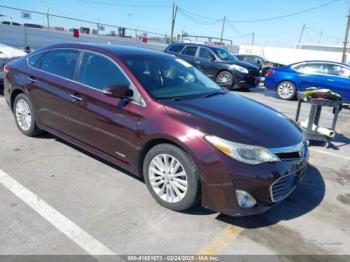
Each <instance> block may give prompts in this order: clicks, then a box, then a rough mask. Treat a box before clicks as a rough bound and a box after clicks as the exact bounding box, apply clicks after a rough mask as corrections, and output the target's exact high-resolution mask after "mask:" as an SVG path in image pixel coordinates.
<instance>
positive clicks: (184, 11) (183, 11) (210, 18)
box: [178, 7, 222, 22]
mask: <svg viewBox="0 0 350 262" xmlns="http://www.w3.org/2000/svg"><path fill="white" fill-rule="evenodd" d="M178 10H179V12H181V13H186V14H188V15H190V16H197V17H200V18H204V19H207V20H212V21H216V22H222V18H212V17H208V16H203V15H199V14H196V13H194V12H191V11H188V10H185V9H183V8H180V7H179V8H178Z"/></svg>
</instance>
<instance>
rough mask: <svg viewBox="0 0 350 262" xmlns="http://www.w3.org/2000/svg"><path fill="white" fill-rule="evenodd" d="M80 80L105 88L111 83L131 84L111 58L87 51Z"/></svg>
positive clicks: (88, 84) (92, 85) (81, 67)
mask: <svg viewBox="0 0 350 262" xmlns="http://www.w3.org/2000/svg"><path fill="white" fill-rule="evenodd" d="M78 82H80V83H82V84H84V85H87V86H90V87H93V88H96V89H99V90H103V89H105V88H106V87H107V86H109V85H116V84H127V85H128V84H130V82H129V80H128V79H127V78H126V76H125V75H124V74H123V72H122V71H121V69H119V68H118V67H117V65H116V64H114V63H113V62H112V61H111V60H109V59H108V58H106V57H103V56H101V55H98V54H94V53H88V52H87V53H85V54H84V57H83V60H82V62H81V65H80V71H79V76H78Z"/></svg>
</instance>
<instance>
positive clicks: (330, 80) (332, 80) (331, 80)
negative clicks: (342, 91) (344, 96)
mask: <svg viewBox="0 0 350 262" xmlns="http://www.w3.org/2000/svg"><path fill="white" fill-rule="evenodd" d="M327 81H328V82H335V80H334V79H327Z"/></svg>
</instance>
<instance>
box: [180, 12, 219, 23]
mask: <svg viewBox="0 0 350 262" xmlns="http://www.w3.org/2000/svg"><path fill="white" fill-rule="evenodd" d="M178 14H181V15H182V16H184V17H185V18H187V19H189V20H191V21H192V22H194V23H197V24H201V25H217V24H219V23H222V19H211V21H204V20H202V19H198V18H196V16H194V15H191V13H190V12H187V11H185V10H183V9H181V8H178Z"/></svg>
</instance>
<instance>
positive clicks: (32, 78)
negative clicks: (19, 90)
mask: <svg viewBox="0 0 350 262" xmlns="http://www.w3.org/2000/svg"><path fill="white" fill-rule="evenodd" d="M27 79H28V81H29V82H31V83H36V82H37V80H36V79H35V77H34V76H29V77H28V78H27Z"/></svg>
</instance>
